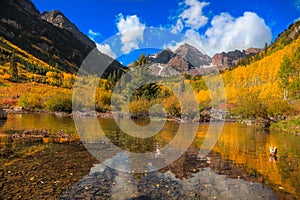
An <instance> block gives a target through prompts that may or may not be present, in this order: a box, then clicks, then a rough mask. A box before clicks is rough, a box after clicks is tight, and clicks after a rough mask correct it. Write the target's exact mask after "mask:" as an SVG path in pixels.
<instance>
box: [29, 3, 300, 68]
mask: <svg viewBox="0 0 300 200" xmlns="http://www.w3.org/2000/svg"><path fill="white" fill-rule="evenodd" d="M32 2H33V3H34V4H35V6H36V7H37V9H38V10H40V12H43V11H50V10H60V11H62V12H63V13H64V15H65V16H66V17H67V18H68V19H69V20H71V21H72V22H73V23H74V24H75V25H76V26H77V27H78V28H79V29H80V30H81V31H82V32H83V33H84V34H86V35H88V36H89V37H90V38H91V39H92V40H94V41H95V42H96V44H97V48H98V49H99V50H100V51H101V52H103V53H105V54H108V55H110V56H111V57H113V58H117V59H118V60H120V61H121V62H123V63H125V64H128V62H130V59H133V57H134V56H136V55H137V54H138V53H139V52H142V51H143V49H148V50H149V51H146V52H147V53H149V52H150V53H155V51H158V50H160V49H163V48H167V47H168V48H170V49H172V50H174V49H176V48H177V47H179V46H180V45H181V44H183V43H185V42H187V43H191V44H192V45H194V46H196V47H197V48H199V49H201V51H203V52H204V53H206V54H208V55H210V56H213V55H214V54H215V53H219V52H223V51H224V52H227V51H232V50H235V49H240V50H242V49H247V48H250V47H258V48H262V47H264V46H265V43H266V42H267V43H268V44H270V43H271V42H272V41H274V39H276V37H277V36H278V34H279V33H281V32H283V31H284V30H285V29H287V28H288V26H289V25H290V24H292V23H293V22H294V21H295V20H297V19H300V0H285V1H283V0H251V1H248V0H231V1H230V0H205V1H204V0H85V1H80V0H78V1H74V0H73V1H71V0H63V1H62V0H32ZM157 38H161V39H157ZM157 40H159V41H157ZM137 52H138V53H137ZM126 55H127V56H126Z"/></svg>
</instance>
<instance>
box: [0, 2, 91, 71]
mask: <svg viewBox="0 0 300 200" xmlns="http://www.w3.org/2000/svg"><path fill="white" fill-rule="evenodd" d="M63 19H64V21H65V22H69V20H67V19H66V18H63ZM66 24H68V26H66V27H69V28H71V29H72V30H68V29H65V28H63V27H62V28H59V27H57V26H54V25H53V24H50V23H48V22H47V21H45V20H43V19H42V17H41V16H40V13H39V11H38V10H37V9H36V8H35V6H34V4H33V3H32V2H31V1H30V0H1V1H0V36H2V37H4V38H6V39H7V40H9V41H11V42H12V43H14V44H16V45H17V46H19V47H21V48H22V49H24V50H25V51H27V52H29V53H31V54H33V55H34V56H36V57H37V58H39V59H41V60H44V61H45V62H47V63H49V64H50V65H52V66H58V67H59V69H60V70H63V71H66V72H76V71H77V70H78V67H79V66H80V65H81V63H82V61H83V60H84V58H85V57H86V56H87V55H88V53H89V52H90V51H91V50H92V49H93V48H94V47H96V45H95V44H93V42H92V41H90V42H84V40H83V39H81V37H80V36H78V34H76V31H77V30H78V29H77V28H76V26H75V25H73V26H72V23H71V22H69V23H66ZM62 25H64V23H62Z"/></svg>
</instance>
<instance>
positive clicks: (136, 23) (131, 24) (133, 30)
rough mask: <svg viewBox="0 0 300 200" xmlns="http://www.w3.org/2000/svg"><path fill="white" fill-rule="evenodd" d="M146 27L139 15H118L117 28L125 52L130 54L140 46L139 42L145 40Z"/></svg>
mask: <svg viewBox="0 0 300 200" xmlns="http://www.w3.org/2000/svg"><path fill="white" fill-rule="evenodd" d="M145 27H146V26H145V24H142V23H141V22H140V19H139V17H138V16H137V15H130V16H126V18H124V16H123V15H122V14H119V15H118V16H117V28H118V31H119V34H120V35H121V42H122V44H123V46H122V48H121V50H122V52H123V53H125V54H128V53H130V52H131V50H134V49H137V48H138V47H139V45H138V42H139V41H143V34H144V29H145Z"/></svg>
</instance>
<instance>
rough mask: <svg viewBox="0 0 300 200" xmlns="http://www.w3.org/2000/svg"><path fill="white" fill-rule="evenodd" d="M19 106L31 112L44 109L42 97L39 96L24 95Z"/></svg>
mask: <svg viewBox="0 0 300 200" xmlns="http://www.w3.org/2000/svg"><path fill="white" fill-rule="evenodd" d="M19 105H20V106H23V107H24V108H26V109H29V110H32V109H42V108H44V103H43V101H42V97H41V96H40V95H39V94H25V95H22V96H21V97H20V98H19Z"/></svg>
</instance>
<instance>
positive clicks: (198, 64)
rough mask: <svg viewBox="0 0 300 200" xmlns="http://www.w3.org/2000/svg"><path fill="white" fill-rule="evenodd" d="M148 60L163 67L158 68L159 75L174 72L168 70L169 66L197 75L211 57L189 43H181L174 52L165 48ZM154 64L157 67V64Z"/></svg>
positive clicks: (209, 62) (180, 71) (208, 62)
mask: <svg viewBox="0 0 300 200" xmlns="http://www.w3.org/2000/svg"><path fill="white" fill-rule="evenodd" d="M149 61H150V62H151V63H155V64H160V65H159V67H160V68H165V69H161V70H158V71H160V72H161V73H159V75H161V76H164V75H166V74H174V72H169V71H170V70H168V69H170V67H171V68H173V69H175V70H176V71H178V72H179V73H189V74H191V75H197V74H199V72H200V71H201V69H202V68H205V67H206V66H209V65H210V64H211V58H210V57H209V56H208V55H205V54H203V53H202V52H200V51H199V50H198V49H196V48H195V47H193V46H191V45H189V44H183V45H181V46H180V47H179V48H178V49H176V50H175V52H173V51H172V50H170V49H165V50H163V51H161V52H159V53H157V55H156V56H155V58H150V59H149ZM154 66H155V67H157V66H158V65H154ZM156 71H157V70H156Z"/></svg>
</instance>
